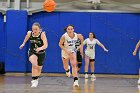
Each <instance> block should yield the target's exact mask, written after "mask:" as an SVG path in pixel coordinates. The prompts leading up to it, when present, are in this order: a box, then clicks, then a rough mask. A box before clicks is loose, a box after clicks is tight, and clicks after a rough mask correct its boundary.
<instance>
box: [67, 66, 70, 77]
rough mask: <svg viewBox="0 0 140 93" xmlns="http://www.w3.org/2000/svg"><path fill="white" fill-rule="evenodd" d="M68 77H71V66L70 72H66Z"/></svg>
mask: <svg viewBox="0 0 140 93" xmlns="http://www.w3.org/2000/svg"><path fill="white" fill-rule="evenodd" d="M66 75H67V77H70V76H71V72H70V66H69V72H66Z"/></svg>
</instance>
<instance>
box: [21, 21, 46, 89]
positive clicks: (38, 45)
mask: <svg viewBox="0 0 140 93" xmlns="http://www.w3.org/2000/svg"><path fill="white" fill-rule="evenodd" d="M28 39H29V40H30V48H29V51H28V56H29V61H30V62H31V63H32V81H31V87H37V86H38V78H39V76H40V74H41V70H42V65H43V61H44V59H45V49H46V48H47V47H48V41H47V38H46V35H45V32H42V31H41V26H40V24H39V23H34V24H33V26H32V31H28V32H27V35H26V37H25V39H24V41H23V43H22V45H21V46H20V47H19V48H20V49H22V48H23V47H24V45H25V43H26V42H27V41H28Z"/></svg>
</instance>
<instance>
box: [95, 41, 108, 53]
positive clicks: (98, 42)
mask: <svg viewBox="0 0 140 93" xmlns="http://www.w3.org/2000/svg"><path fill="white" fill-rule="evenodd" d="M96 42H97V44H98V45H99V46H100V47H102V48H103V49H104V51H106V52H108V50H107V49H106V47H105V46H104V45H103V44H102V43H101V42H100V41H98V40H97V39H96Z"/></svg>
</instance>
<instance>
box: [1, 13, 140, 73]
mask: <svg viewBox="0 0 140 93" xmlns="http://www.w3.org/2000/svg"><path fill="white" fill-rule="evenodd" d="M6 15H7V24H6V26H7V29H6V31H7V33H6V35H7V50H6V52H8V53H6V60H5V62H6V71H9V72H10V71H11V72H24V71H26V70H27V71H29V72H30V71H31V64H30V63H29V62H28V63H27V61H28V60H27V48H28V47H29V45H28V44H27V45H28V46H26V47H25V48H24V49H23V50H19V49H18V47H19V45H20V44H21V43H22V41H23V39H24V37H25V34H26V32H27V29H28V30H31V27H32V24H33V23H34V22H39V23H40V24H41V26H42V29H43V31H45V32H46V36H47V38H48V43H49V47H48V49H47V50H46V59H45V63H44V67H43V72H56V73H57V72H60V73H64V72H65V71H64V69H63V64H62V60H61V49H60V48H59V45H58V43H59V39H60V37H61V36H62V34H63V33H64V31H63V29H64V27H66V26H67V25H68V24H73V25H74V26H75V32H77V33H81V34H83V36H84V38H88V33H89V32H94V33H95V34H96V37H97V39H98V40H99V41H100V42H101V43H103V44H104V45H105V46H106V47H107V48H108V49H109V52H108V53H105V52H104V51H103V49H102V48H101V47H99V46H98V45H97V46H96V62H95V73H107V74H138V66H139V60H138V56H136V57H133V55H132V52H133V50H134V48H135V45H136V43H137V42H138V40H139V37H140V35H139V34H140V15H139V14H121V13H84V12H61V13H60V12H53V13H46V12H40V13H35V14H33V15H31V16H27V12H26V11H8V12H7V14H6ZM27 17H28V21H27ZM0 20H2V23H0V26H2V27H3V16H1V15H0ZM13 20H14V21H13ZM27 25H28V27H27ZM3 29H4V28H3ZM21 56H22V58H21ZM2 58H3V57H1V58H0V59H2ZM26 66H27V67H26ZM81 72H84V60H83V66H82V69H81Z"/></svg>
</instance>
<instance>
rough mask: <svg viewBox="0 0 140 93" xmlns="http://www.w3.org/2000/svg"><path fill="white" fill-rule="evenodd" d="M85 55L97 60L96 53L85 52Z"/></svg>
mask: <svg viewBox="0 0 140 93" xmlns="http://www.w3.org/2000/svg"><path fill="white" fill-rule="evenodd" d="M85 55H86V56H88V57H89V58H90V59H95V52H90V51H85Z"/></svg>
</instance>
